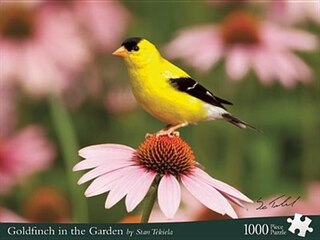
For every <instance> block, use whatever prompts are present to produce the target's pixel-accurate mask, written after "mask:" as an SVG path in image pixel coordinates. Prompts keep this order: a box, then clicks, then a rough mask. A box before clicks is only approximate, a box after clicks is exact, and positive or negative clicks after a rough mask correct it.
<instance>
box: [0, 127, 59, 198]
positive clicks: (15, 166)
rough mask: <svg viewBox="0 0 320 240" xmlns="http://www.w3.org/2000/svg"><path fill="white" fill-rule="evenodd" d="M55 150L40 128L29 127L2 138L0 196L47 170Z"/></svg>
mask: <svg viewBox="0 0 320 240" xmlns="http://www.w3.org/2000/svg"><path fill="white" fill-rule="evenodd" d="M54 155H55V153H54V149H53V146H52V144H51V143H50V142H49V140H48V139H47V138H46V137H45V134H44V131H43V129H42V128H40V127H38V126H29V127H26V128H25V129H23V130H22V131H20V132H18V133H16V134H15V135H12V136H10V137H6V138H3V139H1V138H0V182H1V188H0V195H2V194H5V193H7V192H8V191H9V190H10V188H11V187H13V186H14V185H15V184H17V183H21V182H22V180H24V179H25V178H26V177H28V176H30V175H31V174H32V173H35V172H38V171H43V170H45V169H47V168H48V167H49V166H50V165H51V163H52V161H53V159H54Z"/></svg>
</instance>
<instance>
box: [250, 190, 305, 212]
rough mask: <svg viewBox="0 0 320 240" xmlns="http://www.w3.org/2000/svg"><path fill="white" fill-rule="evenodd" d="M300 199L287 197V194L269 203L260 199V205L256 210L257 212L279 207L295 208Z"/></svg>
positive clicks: (258, 201)
mask: <svg viewBox="0 0 320 240" xmlns="http://www.w3.org/2000/svg"><path fill="white" fill-rule="evenodd" d="M300 198H301V197H300V196H299V197H296V198H293V197H291V196H286V195H285V194H283V195H281V196H279V197H276V198H274V199H272V200H271V201H269V202H268V203H264V202H263V201H262V198H259V199H258V200H257V203H258V204H260V205H259V206H258V207H257V208H256V210H265V209H268V208H277V207H293V206H294V204H296V203H297V202H298V200H299V199H300Z"/></svg>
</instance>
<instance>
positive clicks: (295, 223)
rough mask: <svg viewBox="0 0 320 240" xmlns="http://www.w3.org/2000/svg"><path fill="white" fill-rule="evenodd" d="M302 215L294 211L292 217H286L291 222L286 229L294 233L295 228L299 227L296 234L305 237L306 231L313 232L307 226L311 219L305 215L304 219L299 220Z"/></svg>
mask: <svg viewBox="0 0 320 240" xmlns="http://www.w3.org/2000/svg"><path fill="white" fill-rule="evenodd" d="M302 216H303V215H302V214H299V213H296V214H295V215H294V219H291V218H287V222H288V223H291V226H290V227H289V229H288V230H289V231H290V232H292V233H293V234H294V233H295V230H297V229H299V233H298V236H300V237H305V236H306V232H307V231H309V232H313V228H312V227H309V225H310V223H311V222H312V220H311V219H310V218H308V217H305V220H304V221H301V217H302Z"/></svg>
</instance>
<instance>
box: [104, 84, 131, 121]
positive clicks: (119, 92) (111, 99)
mask: <svg viewBox="0 0 320 240" xmlns="http://www.w3.org/2000/svg"><path fill="white" fill-rule="evenodd" d="M104 105H105V107H106V109H107V111H108V112H109V113H110V114H114V115H120V114H124V113H127V112H130V111H132V110H134V109H135V108H136V106H137V102H136V100H135V98H134V96H133V94H132V92H131V90H130V88H129V87H118V89H109V90H107V93H106V97H105V101H104Z"/></svg>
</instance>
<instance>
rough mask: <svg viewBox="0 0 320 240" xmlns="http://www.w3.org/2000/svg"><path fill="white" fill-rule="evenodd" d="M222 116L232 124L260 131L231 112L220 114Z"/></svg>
mask: <svg viewBox="0 0 320 240" xmlns="http://www.w3.org/2000/svg"><path fill="white" fill-rule="evenodd" d="M222 117H223V119H224V120H226V121H228V122H229V123H232V124H233V125H235V126H237V127H239V128H242V129H244V128H250V129H252V130H255V131H258V132H261V131H260V130H259V129H257V128H255V127H253V126H251V125H250V124H248V123H246V122H244V121H242V120H240V119H238V118H236V117H234V116H232V115H231V114H229V113H225V114H222Z"/></svg>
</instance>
